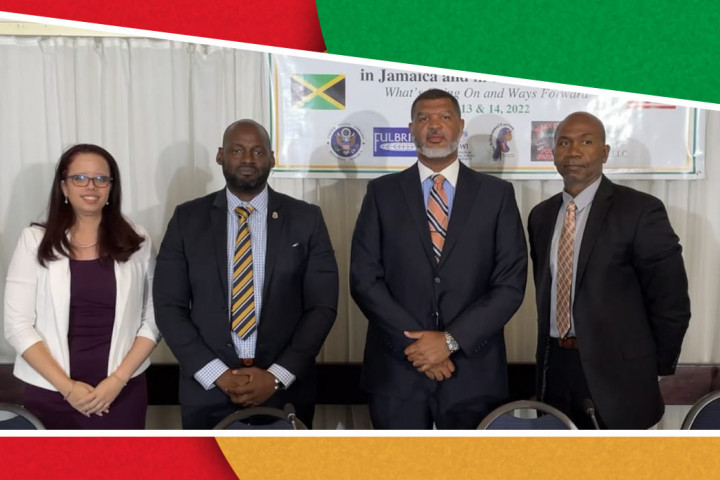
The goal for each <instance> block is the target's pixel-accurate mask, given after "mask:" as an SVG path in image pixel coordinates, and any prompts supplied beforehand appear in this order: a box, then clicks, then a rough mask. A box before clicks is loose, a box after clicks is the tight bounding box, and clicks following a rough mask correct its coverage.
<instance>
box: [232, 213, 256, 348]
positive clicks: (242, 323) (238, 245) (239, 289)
mask: <svg viewBox="0 0 720 480" xmlns="http://www.w3.org/2000/svg"><path fill="white" fill-rule="evenodd" d="M253 210H254V209H253V208H252V207H251V206H249V205H248V206H247V207H237V208H236V209H235V213H236V214H237V216H238V233H237V237H236V238H235V256H234V257H233V277H232V278H233V281H232V297H231V300H230V303H231V304H232V316H231V325H232V329H233V331H234V332H235V333H236V334H237V335H238V336H239V337H240V338H241V339H243V340H246V339H247V338H248V337H249V336H250V334H252V333H253V332H254V331H255V329H256V328H257V323H256V319H255V288H254V285H253V258H252V242H251V239H250V226H249V225H248V217H249V216H250V214H251V213H252V212H253Z"/></svg>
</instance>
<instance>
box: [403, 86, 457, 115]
mask: <svg viewBox="0 0 720 480" xmlns="http://www.w3.org/2000/svg"><path fill="white" fill-rule="evenodd" d="M441 98H449V99H450V100H451V101H452V103H453V106H454V107H455V113H457V114H458V117H460V116H461V115H460V104H459V103H458V101H457V98H455V96H454V95H453V94H452V93H450V92H446V91H445V90H440V89H439V88H431V89H430V90H425V91H424V92H423V93H421V94H420V95H418V96H417V98H416V99H415V100H414V101H413V104H412V107H411V108H410V120H412V119H413V118H415V106H416V105H417V103H418V102H420V101H423V100H439V99H441Z"/></svg>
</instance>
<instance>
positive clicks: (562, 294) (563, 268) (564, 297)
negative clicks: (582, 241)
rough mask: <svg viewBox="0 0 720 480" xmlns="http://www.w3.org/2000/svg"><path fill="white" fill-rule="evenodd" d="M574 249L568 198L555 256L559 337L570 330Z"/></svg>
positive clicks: (572, 215)
mask: <svg viewBox="0 0 720 480" xmlns="http://www.w3.org/2000/svg"><path fill="white" fill-rule="evenodd" d="M574 250H575V202H574V201H573V200H570V203H568V206H567V211H566V212H565V221H564V222H563V229H562V233H561V234H560V244H559V245H558V258H557V308H556V310H557V319H556V320H557V328H558V333H559V334H560V338H565V335H567V333H568V332H569V331H570V302H571V298H572V297H571V291H572V274H573V252H574Z"/></svg>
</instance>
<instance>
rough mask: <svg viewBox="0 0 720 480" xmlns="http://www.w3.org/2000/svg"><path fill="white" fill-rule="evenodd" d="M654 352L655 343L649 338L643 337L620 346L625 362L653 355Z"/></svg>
mask: <svg viewBox="0 0 720 480" xmlns="http://www.w3.org/2000/svg"><path fill="white" fill-rule="evenodd" d="M655 350H656V348H655V341H654V340H653V339H652V338H651V337H643V338H639V339H636V340H633V341H630V342H626V343H624V344H623V346H622V354H623V358H624V359H625V360H633V359H636V358H642V357H647V356H650V355H655Z"/></svg>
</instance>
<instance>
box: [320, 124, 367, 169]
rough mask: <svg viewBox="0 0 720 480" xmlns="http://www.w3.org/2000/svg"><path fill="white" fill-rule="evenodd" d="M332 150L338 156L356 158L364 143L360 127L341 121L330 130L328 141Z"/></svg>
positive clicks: (348, 158)
mask: <svg viewBox="0 0 720 480" xmlns="http://www.w3.org/2000/svg"><path fill="white" fill-rule="evenodd" d="M327 143H328V144H329V145H330V148H332V151H333V152H334V153H335V155H337V156H338V157H340V158H342V159H345V160H350V159H352V158H355V157H356V156H357V155H358V154H359V153H360V149H361V147H362V144H363V136H362V133H360V129H359V128H357V127H356V126H354V125H350V124H349V123H341V124H340V125H338V126H337V127H335V129H333V130H332V131H331V132H330V138H328V142H327Z"/></svg>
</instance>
